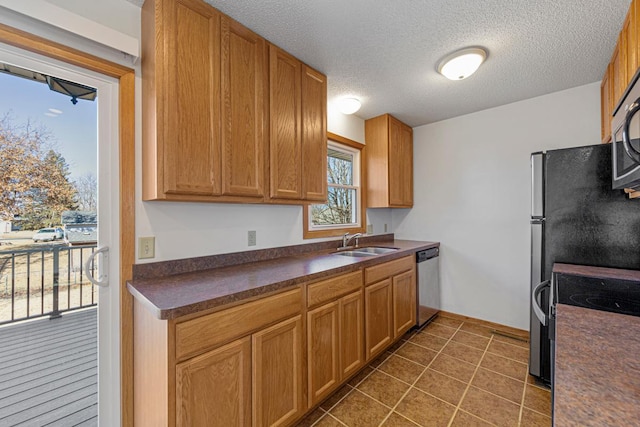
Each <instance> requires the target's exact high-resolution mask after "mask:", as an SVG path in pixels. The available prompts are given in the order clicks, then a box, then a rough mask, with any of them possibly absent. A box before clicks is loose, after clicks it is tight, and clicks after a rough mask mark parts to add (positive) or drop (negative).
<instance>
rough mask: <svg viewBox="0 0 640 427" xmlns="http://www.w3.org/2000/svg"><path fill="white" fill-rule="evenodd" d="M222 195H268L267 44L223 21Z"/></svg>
mask: <svg viewBox="0 0 640 427" xmlns="http://www.w3.org/2000/svg"><path fill="white" fill-rule="evenodd" d="M221 24H222V25H221V26H222V31H221V37H222V46H221V48H222V49H221V50H222V100H223V107H222V176H223V185H222V189H223V190H222V193H223V194H224V195H231V196H249V197H262V196H264V173H263V171H264V169H263V167H264V155H265V152H264V151H265V142H264V127H265V122H264V116H265V112H266V106H265V104H266V99H267V97H266V96H265V93H264V91H265V90H266V85H267V83H266V78H267V70H266V66H267V44H266V41H265V40H264V39H263V38H262V37H260V36H258V35H257V34H255V33H253V32H252V31H250V30H248V29H247V28H245V27H243V26H242V25H240V24H239V23H237V22H236V21H234V20H232V19H230V18H228V17H226V16H222V19H221Z"/></svg>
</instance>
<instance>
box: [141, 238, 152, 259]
mask: <svg viewBox="0 0 640 427" xmlns="http://www.w3.org/2000/svg"><path fill="white" fill-rule="evenodd" d="M155 256H156V238H155V237H153V236H151V237H139V238H138V259H147V258H154V257H155Z"/></svg>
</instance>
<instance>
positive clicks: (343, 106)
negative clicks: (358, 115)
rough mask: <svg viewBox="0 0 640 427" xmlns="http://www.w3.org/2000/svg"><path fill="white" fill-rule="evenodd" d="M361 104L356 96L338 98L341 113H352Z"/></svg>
mask: <svg viewBox="0 0 640 427" xmlns="http://www.w3.org/2000/svg"><path fill="white" fill-rule="evenodd" d="M361 105H362V104H361V103H360V101H359V100H358V99H356V98H342V99H340V100H338V108H339V109H340V112H341V113H342V114H353V113H355V112H356V111H358V110H359V109H360V106H361Z"/></svg>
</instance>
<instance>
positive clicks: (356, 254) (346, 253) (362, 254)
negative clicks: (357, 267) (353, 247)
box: [334, 251, 377, 258]
mask: <svg viewBox="0 0 640 427" xmlns="http://www.w3.org/2000/svg"><path fill="white" fill-rule="evenodd" d="M334 255H342V256H350V257H356V258H357V257H367V256H376V255H377V254H372V253H369V252H360V251H342V252H336V253H334Z"/></svg>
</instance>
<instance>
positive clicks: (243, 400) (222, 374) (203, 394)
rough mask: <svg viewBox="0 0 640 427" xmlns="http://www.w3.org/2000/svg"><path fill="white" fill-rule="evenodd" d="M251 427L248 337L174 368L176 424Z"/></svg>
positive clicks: (249, 346)
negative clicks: (249, 426)
mask: <svg viewBox="0 0 640 427" xmlns="http://www.w3.org/2000/svg"><path fill="white" fill-rule="evenodd" d="M250 424H251V342H250V339H249V337H246V338H243V339H241V340H238V341H234V342H232V343H231V344H228V345H226V346H224V347H221V348H218V349H216V350H213V351H210V352H208V353H205V354H203V355H200V356H197V357H194V358H193V359H189V360H187V361H186V362H183V363H180V364H178V365H176V425H177V426H178V427H180V426H204V425H207V426H220V427H227V426H239V427H240V426H247V425H250Z"/></svg>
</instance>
